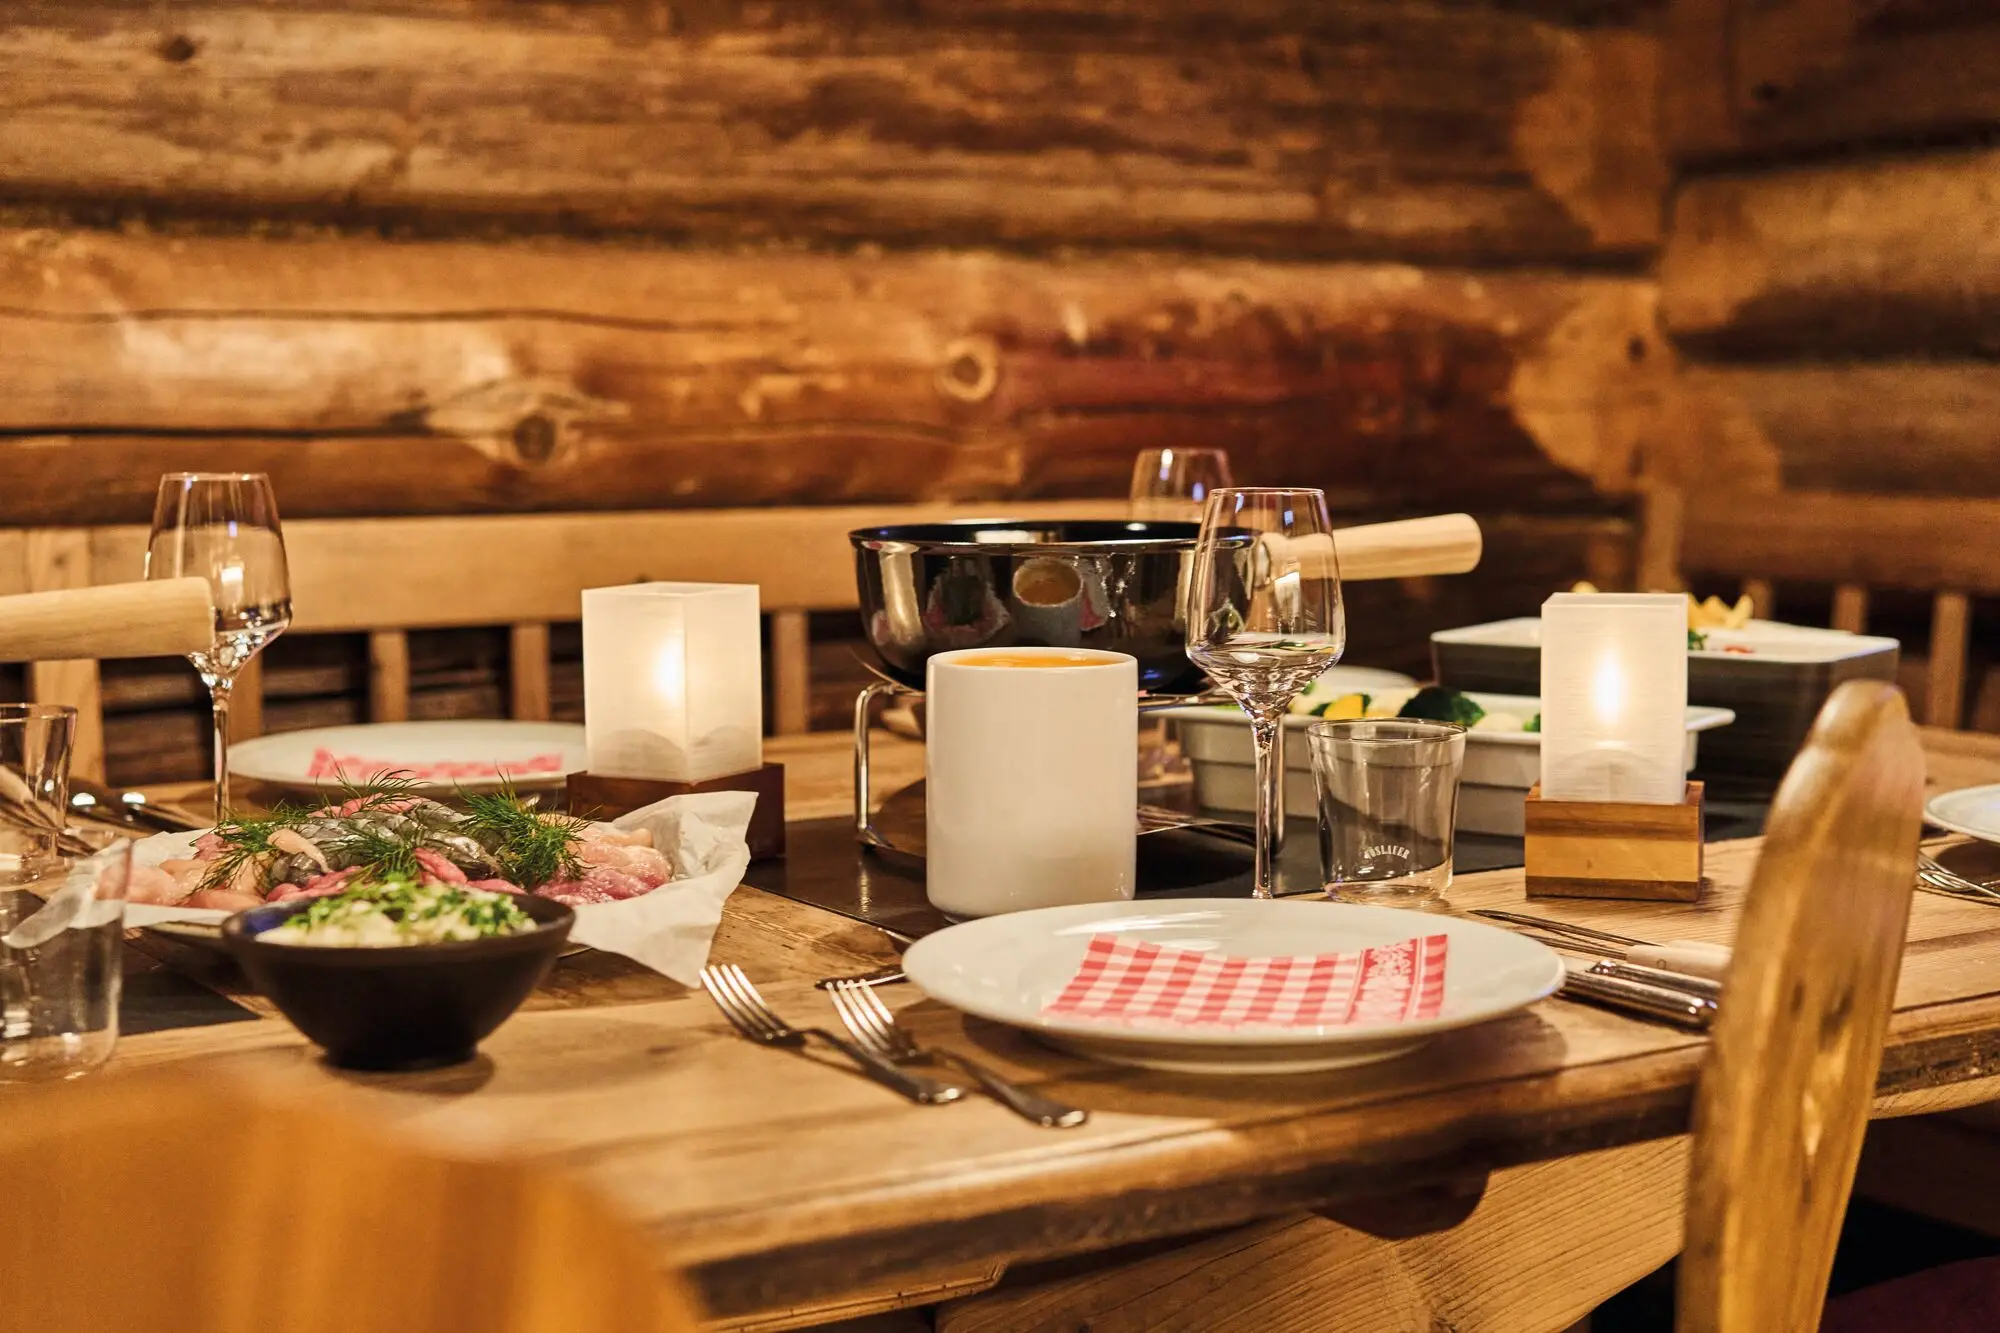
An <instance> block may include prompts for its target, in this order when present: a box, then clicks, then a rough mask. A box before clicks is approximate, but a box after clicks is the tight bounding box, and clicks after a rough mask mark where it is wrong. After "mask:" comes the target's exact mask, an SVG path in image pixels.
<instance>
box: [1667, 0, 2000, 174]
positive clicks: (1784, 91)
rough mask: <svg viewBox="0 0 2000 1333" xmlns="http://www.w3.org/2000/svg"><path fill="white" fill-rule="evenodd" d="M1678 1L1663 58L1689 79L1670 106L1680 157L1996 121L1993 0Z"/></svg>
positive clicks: (1998, 36)
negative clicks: (1719, 11)
mask: <svg viewBox="0 0 2000 1333" xmlns="http://www.w3.org/2000/svg"><path fill="white" fill-rule="evenodd" d="M1674 5H1675V8H1676V10H1678V11H1683V12H1682V13H1680V14H1678V15H1676V18H1675V21H1673V22H1671V23H1670V24H1669V25H1668V33H1669V41H1670V42H1671V43H1672V44H1673V49H1672V50H1670V51H1669V53H1668V55H1667V64H1668V66H1669V68H1671V69H1673V70H1674V71H1675V74H1674V83H1677V84H1680V85H1683V86H1682V87H1680V88H1678V89H1677V90H1675V91H1674V93H1673V95H1672V96H1671V97H1670V99H1669V101H1668V117H1667V119H1668V125H1669V133H1670V135H1671V136H1672V138H1673V141H1674V148H1675V151H1676V153H1677V154H1678V155H1679V156H1680V157H1681V158H1683V159H1684V160H1691V161H1719V160H1726V159H1730V158H1744V157H1769V156H1771V155H1774V154H1780V153H1786V152H1798V151H1801V150H1808V151H1810V150H1817V149H1823V148H1843V149H1844V148H1847V147H1851V146H1853V145H1855V144H1896V143H1900V142H1907V141H1910V140H1923V139H1936V138H1939V137H1955V136H1961V135H1965V134H1967V133H1969V132H1979V131H1984V130H1987V129H1990V128H1992V127H1994V126H1996V125H2000V79H1995V78H1994V77H1993V72H1994V70H1996V69H2000V14H1996V12H1995V11H1994V9H1993V7H1992V6H1991V5H1989V4H1987V3H1985V0H1757V2H1756V3H1744V0H1728V3H1727V6H1726V11H1727V12H1726V13H1723V14H1718V12H1717V11H1718V10H1720V9H1722V8H1723V3H1722V0H1674ZM1669 86H1670V87H1672V84H1670V85H1669ZM1690 108H1691V109H1690Z"/></svg>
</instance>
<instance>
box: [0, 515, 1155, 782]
mask: <svg viewBox="0 0 2000 1333" xmlns="http://www.w3.org/2000/svg"><path fill="white" fill-rule="evenodd" d="M1124 508H1125V506H1124V504H1123V502H1122V501H1106V500H1060V501H1035V502H1019V503H998V502H996V503H989V504H979V505H903V506H870V507H866V508H862V507H853V508H832V507H828V508H794V509H690V510H673V511H665V512H650V513H622V514H496V515H474V516H465V517H447V518H354V519H304V520H300V521H296V522H290V523H287V524H285V549H286V554H287V558H288V560H289V562H290V566H291V574H292V606H293V616H294V618H293V621H292V628H291V630H290V631H289V632H290V633H294V634H312V633H334V632H353V631H365V632H367V634H368V636H369V642H368V649H369V654H368V655H369V691H368V702H369V707H368V715H369V717H370V719H371V720H373V721H377V722H393V721H400V720H402V719H403V718H405V717H407V716H408V714H409V703H410V656H409V637H408V631H410V630H412V629H438V628H448V627H453V626H469V625H506V626H508V627H509V629H510V657H509V680H510V687H509V692H510V708H509V714H510V716H513V717H517V718H534V719H539V718H546V717H547V716H548V715H549V624H550V622H551V621H563V620H575V619H577V618H578V617H579V616H580V615H581V614H582V602H581V597H582V592H583V589H585V588H598V587H605V586H608V585H611V584H617V583H633V582H639V581H642V580H652V579H657V580H675V581H687V582H714V583H755V584H758V585H759V586H760V587H761V588H762V590H763V606H764V610H765V612H766V613H767V614H768V615H770V617H771V659H772V678H773V690H772V693H773V706H772V713H773V721H774V724H775V726H774V729H775V730H776V731H778V732H779V733H780V734H788V733H792V732H800V731H804V730H806V722H807V715H808V707H809V702H810V696H811V675H810V670H809V667H808V664H807V653H808V646H809V645H808V636H807V616H808V614H809V613H811V612H813V611H828V610H848V609H852V608H853V607H854V606H855V605H856V602H857V598H856V591H855V581H854V557H853V553H852V550H851V548H850V547H849V545H848V541H847V534H848V533H849V532H851V531H853V530H854V529H855V528H860V527H870V526H875V525H880V524H887V523H926V522H937V521H941V520H944V519H951V518H974V517H980V516H1005V515H1008V514H1010V513H1011V514H1015V515H1018V514H1020V513H1021V512H1024V511H1027V510H1032V511H1033V513H1034V515H1035V516H1036V517H1048V518H1102V517H1106V516H1123V513H1124ZM145 551H146V529H144V528H142V527H109V528H43V529H19V530H11V531H9V530H0V594H6V593H11V592H38V591H43V590H45V589H51V588H79V587H89V586H91V585H93V584H98V583H116V582H120V581H123V580H126V579H133V578H137V577H139V574H140V572H141V570H142V569H143V568H144V565H145ZM258 665H259V664H258V663H257V662H256V661H253V662H252V664H251V666H252V670H251V671H249V672H246V673H245V676H244V678H242V679H239V681H238V683H237V687H236V690H235V694H234V698H233V702H232V706H231V729H232V733H233V734H234V735H235V736H237V737H238V738H239V739H241V738H246V737H249V736H254V735H256V734H258V732H259V731H260V730H261V717H262V698H263V696H262V686H261V676H260V675H259V673H258V671H257V669H256V668H257V667H258ZM28 693H29V697H30V699H31V700H32V701H35V702H40V703H66V704H71V705H73V706H75V707H76V708H77V709H78V711H79V713H80V714H81V715H82V719H81V725H80V726H79V737H78V741H77V745H76V752H75V755H74V758H73V760H72V763H73V766H74V767H75V769H76V771H78V772H79V773H82V774H83V775H85V776H88V777H102V776H103V747H102V704H101V698H100V693H99V689H98V675H97V664H96V663H95V662H38V663H35V664H34V665H33V666H32V667H31V668H30V669H29V686H28Z"/></svg>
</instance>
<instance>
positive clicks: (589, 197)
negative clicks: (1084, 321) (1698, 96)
mask: <svg viewBox="0 0 2000 1333" xmlns="http://www.w3.org/2000/svg"><path fill="white" fill-rule="evenodd" d="M1528 7H1530V8H1533V7H1537V6H1532V5H1531V6H1528ZM1554 7H1555V8H1556V9H1558V10H1559V11H1560V10H1573V9H1574V8H1576V7H1577V6H1576V4H1575V3H1573V2H1572V3H1566V4H1556V5H1555V6H1554ZM1584 7H1585V8H1586V9H1590V8H1595V9H1605V8H1610V9H1611V10H1612V11H1613V12H1614V13H1616V12H1617V11H1618V10H1619V9H1620V8H1621V7H1619V6H1608V7H1607V6H1589V5H1586V6H1584ZM950 8H951V11H952V12H951V15H950V21H949V22H946V21H945V19H944V16H943V15H942V14H939V15H936V16H927V15H926V14H925V12H924V7H919V6H913V5H909V4H886V3H885V4H874V5H837V4H832V3H819V4H784V5H748V4H734V3H722V4H711V3H706V2H704V3H702V4H698V5H685V6H683V5H673V6H667V5H647V6H633V5H630V4H617V5H612V4H579V5H568V6H563V5H535V6H527V5H499V4H463V3H448V2H446V0H430V2H429V3H417V4H411V3H407V0H402V2H399V0H378V2H377V3H357V2H355V0H347V3H342V4H335V5H328V4H324V3H322V4H315V5H313V6H311V7H309V8H308V7H303V6H290V5H284V6H273V5H271V4H268V3H261V2H259V3H250V2H247V0H233V2H232V0H215V2H214V3H206V4H201V3H196V4H187V5H175V6H173V7H172V8H170V9H166V10H162V9H160V8H159V7H158V6H156V5H151V4H124V3H109V4H92V5H88V6H78V5H73V4H68V3H64V2H63V0H19V2H18V3H14V4H10V5H9V6H8V7H7V13H6V15H5V20H4V22H5V25H6V27H5V32H6V41H5V42H4V43H0V187H4V189H5V191H6V192H7V194H9V195H11V196H12V197H13V198H15V199H17V200H37V199H64V200H67V199H76V198H79V197H81V198H85V199H89V200H97V201H107V202H109V203H112V204H132V205H142V206H154V207H164V208H167V209H171V210H177V211H181V210H195V211H209V212H215V211H220V212H223V213H228V214H236V215H247V216H270V215H274V214H275V215H281V216H298V217H304V218H307V219H310V220H314V221H323V220H326V219H329V218H351V219H358V220H389V221H395V222H403V223H414V224H416V225H419V226H422V227H425V228H428V229H435V228H437V227H438V226H439V225H440V220H441V219H442V218H444V217H447V216H450V215H456V216H458V217H460V218H462V219H466V220H472V219H496V220H502V221H505V222H508V223H511V224H513V225H517V226H523V227H529V228H534V229H541V230H576V229H597V230H604V229H610V230H641V231H647V232H653V233H660V234H666V235H670V236H674V237H687V236H694V237H713V238H726V239H730V240H738V239H744V238H765V237H771V236H790V237H822V238H849V239H860V240H890V241H898V242H935V241H939V240H943V241H947V242H950V243H966V242H968V241H970V242H974V243H977V242H982V241H990V242H996V243H1010V244H1028V245H1038V246H1039V245H1071V244H1077V243H1091V242H1112V243H1141V244H1168V245H1185V246H1207V247H1221V248H1228V249H1231V250H1245V249H1248V250H1261V251H1270V252H1283V253H1297V252H1301V251H1304V252H1311V253H1318V254H1329V255H1334V254H1338V255H1350V254H1363V255H1370V256H1403V257H1425V258H1450V259H1463V258H1471V257H1478V258H1491V259H1502V260H1513V261H1520V260H1550V259H1560V258H1566V257H1575V256H1604V255H1626V256H1633V255H1639V254H1642V253H1643V252H1644V251H1646V250H1647V248H1648V247H1650V246H1651V245H1653V244H1654V243H1655V242H1656V240H1657V238H1658V230H1659V216H1658V196H1659V192H1660V189H1661V187H1662V185H1663V184H1664V180H1665V168H1664V164H1663V163H1664V156H1663V154H1662V152H1661V150H1660V147H1659V144H1658V142H1657V136H1656V134H1655V133H1654V129H1653V116H1652V115H1651V97H1652V89H1653V84H1654V72H1653V64H1654V59H1655V55H1656V47H1655V44H1654V42H1653V41H1652V40H1651V38H1650V37H1648V36H1647V35H1645V34H1644V33H1643V32H1641V31H1637V30H1633V29H1627V28H1620V27H1598V28H1586V29H1571V28H1567V27H1564V26H1560V25H1558V24H1552V23H1549V22H1545V21H1543V20H1542V19H1539V18H1536V17H1534V16H1532V15H1530V14H1524V13H1519V12H1513V10H1514V7H1513V6H1511V5H1503V6H1488V5H1459V4H1454V5H1423V6H1415V5H1408V4H1399V3H1391V2H1390V0H1326V2H1324V3H1322V2H1320V0H1260V2H1259V3H1253V4H1244V5H1225V4H1219V3H1204V4H1200V5H1190V6H1181V5H1172V6H1158V5H1139V4H1132V3H1128V2H1127V0H1041V2H1040V3H1035V4H1027V5H1021V4H1008V3H1001V2H1000V0H989V2H987V3H978V4H968V5H963V6H960V5H953V6H951V7H950ZM961 10H963V11H964V12H963V13H961V12H960V11H961ZM1182 10H1185V11H1187V12H1179V11H1182Z"/></svg>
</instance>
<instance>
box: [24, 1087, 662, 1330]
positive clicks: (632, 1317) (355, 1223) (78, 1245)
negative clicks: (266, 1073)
mask: <svg viewBox="0 0 2000 1333" xmlns="http://www.w3.org/2000/svg"><path fill="white" fill-rule="evenodd" d="M320 1101H323V1097H318V1096H315V1095H313V1094H311V1093H308V1092H304V1091H300V1090H292V1091H289V1092H286V1093H283V1094H280V1093H278V1092H276V1091H275V1090H271V1089H258V1088H252V1087H250V1086H247V1085H244V1084H239V1083H237V1082H235V1081H234V1080H232V1079H229V1078H217V1077H215V1076H213V1075H212V1074H209V1075H203V1076H201V1077H196V1076H193V1075H189V1074H175V1075H151V1076H138V1077H124V1078H119V1077H113V1078H106V1079H103V1080H98V1081H91V1082H88V1083H81V1084H75V1085H70V1086H67V1087H60V1088H54V1089H46V1090H37V1091H35V1092H33V1093H22V1092H16V1093H13V1094H10V1097H9V1102H8V1106H7V1113H6V1114H5V1115H4V1116H0V1215H4V1217H5V1219H6V1222H5V1225H6V1230H7V1236H8V1241H7V1246H6V1257H5V1259H4V1260H0V1273H3V1274H4V1276H0V1281H4V1284H5V1290H6V1293H7V1294H6V1310H7V1317H6V1319H5V1320H4V1321H3V1322H5V1323H6V1325H7V1326H8V1327H9V1328H21V1329H30V1328H32V1329H36V1330H38V1331H39V1333H142V1331H143V1333H272V1330H278V1329H282V1330H285V1333H400V1331H401V1330H409V1329H438V1330H443V1329H464V1330H473V1329H478V1330H485V1331H487V1333H692V1330H693V1329H694V1327H695V1322H694V1320H693V1318H692V1316H691V1314H690V1312H689V1310H688V1307H687V1305H686V1303H685V1301H684V1300H683V1298H682V1297H681V1295H680V1293H679V1292H678V1290H677V1289H676V1286H675V1284H674V1283H673V1282H672V1281H671V1280H670V1279H668V1278H666V1277H665V1276H664V1275H662V1274H661V1273H659V1272H658V1271H657V1268H656V1260H655V1257H654V1251H653V1247H652V1246H651V1245H650V1244H649V1243H648V1241H647V1240H646V1238H645V1237H643V1236H642V1235H641V1234H639V1232H638V1230H637V1229H636V1228H635V1227H633V1226H632V1225H630V1224H629V1223H628V1222H626V1221H625V1220H624V1219H623V1218H621V1217H619V1216H617V1215H616V1214H614V1213H613V1212H612V1211H611V1209H610V1208H608V1207H607V1206H606V1205H605V1204H604V1203H602V1202H601V1201H600V1200H598V1199H597V1198H596V1197H595V1196H593V1195H591V1194H589V1193H587V1192H585V1191H584V1190H583V1189H581V1188H580V1187H578V1186H576V1185H574V1184H572V1183H571V1182H569V1181H568V1180H566V1179H564V1178H562V1177H559V1176H554V1175H551V1174H549V1173H546V1172H544V1171H541V1170H536V1169H531V1168H530V1167H528V1166H525V1165H522V1164H518V1163H509V1162H504V1161H491V1160H478V1159H468V1158H462V1157H453V1156H450V1155H447V1154H446V1153H445V1152H442V1151H440V1150H439V1149H438V1148H436V1147H434V1146H431V1145H428V1144H426V1143H425V1142H423V1141H422V1140H420V1139H418V1138H416V1137H414V1136H412V1135H409V1134H406V1133H401V1132H398V1133H390V1132H387V1131H388V1127H386V1126H383V1127H377V1126H375V1125H373V1124H372V1123H370V1124H364V1123H361V1122H359V1121H357V1120H355V1119H353V1118H351V1117H350V1116H348V1115H345V1114H338V1113H336V1112H334V1111H330V1110H328V1109H326V1108H325V1107H324V1106H322V1105H320V1104H318V1103H319V1102H320Z"/></svg>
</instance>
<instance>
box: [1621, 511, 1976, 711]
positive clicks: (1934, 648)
mask: <svg viewBox="0 0 2000 1333" xmlns="http://www.w3.org/2000/svg"><path fill="white" fill-rule="evenodd" d="M1639 565H1640V581H1641V586H1642V587H1651V588H1678V587H1681V586H1683V585H1682V582H1681V580H1682V578H1683V577H1684V576H1686V575H1688V574H1707V575H1720V576H1722V577H1724V578H1737V579H1741V580H1742V588H1743V591H1745V592H1747V593H1749V594H1750V597H1751V600H1752V601H1753V602H1754V603H1755V604H1756V606H1757V613H1758V615H1760V616H1764V617H1766V618H1768V617H1769V616H1770V614H1771V611H1772V608H1773V606H1774V598H1773V596H1772V585H1773V584H1775V583H1777V582H1779V581H1786V582H1796V583H1817V584H1829V583H1830V584H1832V585H1833V589H1834V592H1833V617H1832V623H1833V627H1834V628H1835V629H1844V630H1848V631H1851V632H1853V633H1856V634H1859V633H1861V632H1862V631H1863V630H1864V629H1866V627H1867V624H1868V602H1869V591H1870V589H1874V588H1884V589H1887V588H1894V589H1905V590H1911V591H1916V592H1927V593H1929V594H1931V638H1930V658H1929V662H1928V672H1927V676H1928V679H1927V683H1926V688H1925V691H1924V720H1925V721H1926V722H1928V723H1930V724H1931V725H1932V726H1937V727H1956V726H1958V725H1959V722H1960V720H1961V719H1962V717H1963V716H1964V712H1965V693H1966V686H1965V679H1966V659H1967V652H1968V649H1969V648H1970V641H1971V629H1972V599H1973V598H1974V597H1980V596H1990V595H1994V594H2000V501H1992V500H1960V499H1941V498H1930V497H1921V498H1920V497H1890V496H1861V495H1836V494H1820V493H1814V492H1789V491H1788V492H1780V493H1777V494H1759V493H1754V492H1746V493H1731V492H1729V491H1727V490H1726V489H1724V488H1717V489H1716V490H1715V491H1712V492H1703V493H1699V494H1687V493H1684V492H1681V491H1679V490H1671V489H1669V490H1661V491H1656V492H1654V493H1652V494H1651V495H1649V496H1648V498H1647V503H1646V508H1645V516H1644V521H1643V523H1642V535H1641V556H1640V561H1639Z"/></svg>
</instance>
